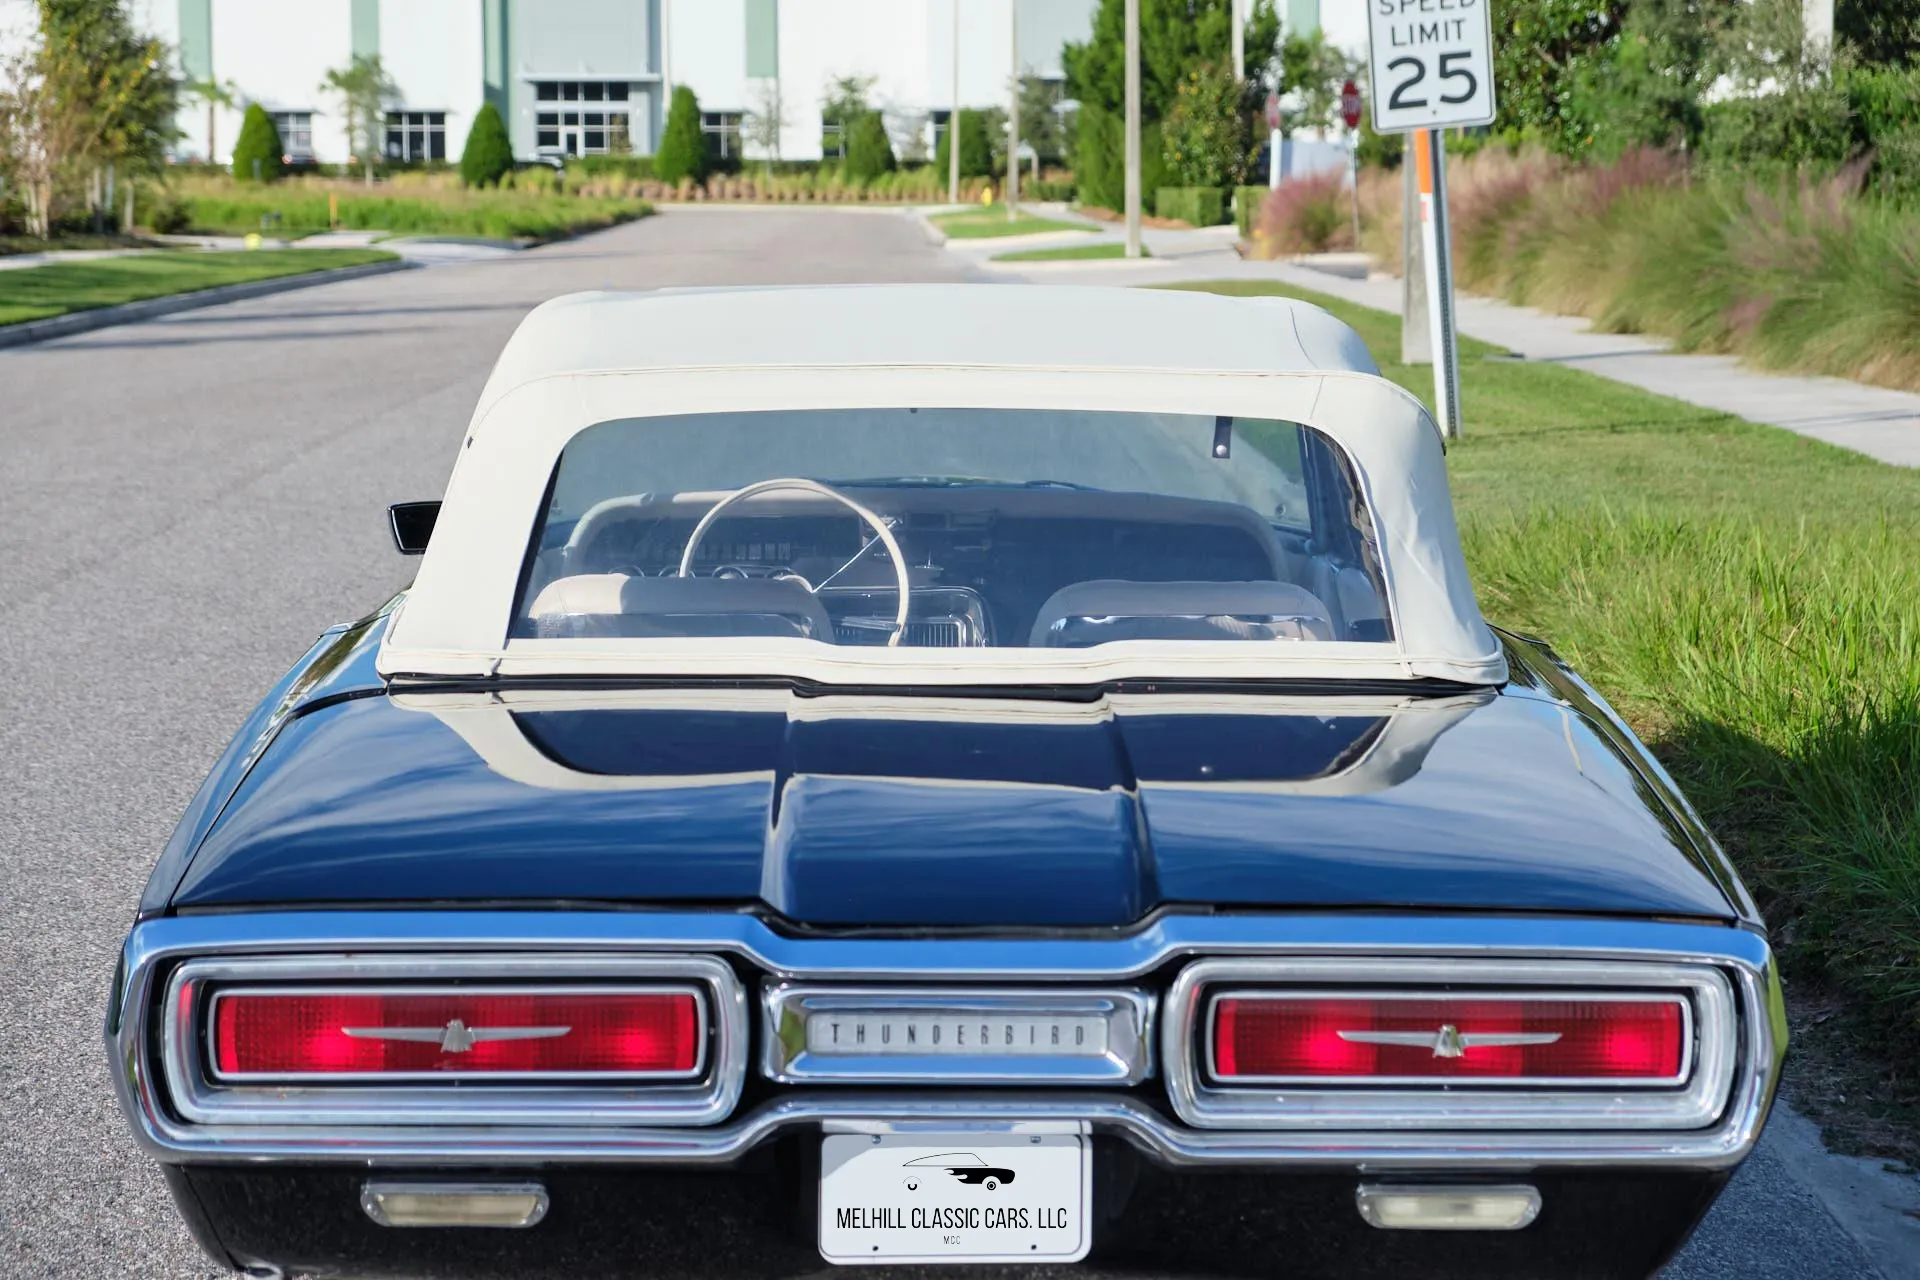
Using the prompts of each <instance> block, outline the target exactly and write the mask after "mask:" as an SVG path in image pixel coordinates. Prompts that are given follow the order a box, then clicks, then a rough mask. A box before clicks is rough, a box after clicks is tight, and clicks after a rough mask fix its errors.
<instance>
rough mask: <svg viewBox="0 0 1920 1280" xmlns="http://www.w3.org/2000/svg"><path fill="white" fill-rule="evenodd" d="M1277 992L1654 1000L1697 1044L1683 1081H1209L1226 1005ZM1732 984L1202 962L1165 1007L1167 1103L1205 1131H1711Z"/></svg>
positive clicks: (1489, 964) (1732, 1053) (1512, 969)
mask: <svg viewBox="0 0 1920 1280" xmlns="http://www.w3.org/2000/svg"><path fill="white" fill-rule="evenodd" d="M1265 992H1272V993H1274V994H1275V995H1276V996H1280V995H1285V996H1292V997H1296V998H1297V997H1298V996H1299V995H1301V994H1302V993H1310V994H1317V995H1324V996H1327V997H1334V996H1340V995H1363V996H1375V995H1378V996H1382V997H1392V996H1406V995H1417V996H1419V997H1421V998H1431V997H1434V996H1442V995H1446V994H1451V993H1453V992H1459V993H1460V994H1463V995H1471V996H1475V997H1479V996H1489V997H1495V998H1498V997H1501V996H1509V997H1510V996H1513V995H1515V994H1521V995H1524V996H1531V997H1534V998H1539V999H1564V998H1568V997H1573V998H1578V997H1580V996H1589V997H1595V996H1609V997H1611V996H1616V995H1633V994H1640V993H1645V994H1649V995H1652V996H1655V997H1656V998H1679V999H1681V1000H1683V1001H1684V1002H1685V1004H1686V1006H1687V1009H1688V1014H1689V1018H1690V1029H1691V1034H1692V1046H1691V1052H1690V1053H1689V1055H1688V1062H1687V1064H1686V1070H1685V1071H1684V1072H1683V1074H1682V1076H1681V1077H1680V1078H1678V1079H1675V1080H1671V1081H1653V1082H1646V1083H1639V1082H1631V1081H1620V1080H1600V1081H1560V1080H1546V1081H1540V1080H1525V1081H1510V1080H1493V1081H1484V1080H1470V1079H1465V1078H1455V1079H1435V1080H1431V1081H1421V1082H1419V1083H1407V1082H1404V1081H1400V1080H1396V1079H1381V1080H1376V1081H1373V1082H1366V1083H1363V1082H1360V1081H1355V1080H1344V1079H1338V1078H1336V1079H1333V1080H1326V1079H1313V1078H1297V1079H1288V1080H1259V1079H1246V1080H1240V1081H1235V1082H1233V1083H1228V1082H1227V1081H1224V1080H1218V1079H1215V1078H1213V1076H1212V1074H1211V1069H1210V1063H1211V1060H1212V1059H1211V1046H1210V1044H1209V1037H1210V1035H1211V1030H1212V1011H1213V1002H1214V1000H1215V999H1217V998H1220V997H1222V996H1239V997H1245V996H1247V995H1250V994H1262V993H1265ZM1740 1028H1741V1020H1740V1017H1739V1007H1738V1003H1737V1000H1736V995H1735V990H1734V986H1733V983H1732V982H1731V981H1730V980H1729V978H1728V976H1727V975H1726V974H1725V973H1724V972H1722V971H1721V969H1719V968H1718V967H1716V966H1713V965H1709V964H1686V963H1669V962H1645V963H1642V962H1633V961H1609V960H1549V959H1539V960H1512V959H1485V960H1483V959H1475V958H1440V957H1435V958H1370V957H1329V956H1289V957H1272V958H1251V957H1242V958H1231V959H1228V958H1221V959H1204V960H1198V961H1195V962H1193V963H1191V964H1188V965H1187V966H1186V967H1185V968H1183V969H1182V970H1181V971H1180V973H1179V975H1178V976H1177V977H1176V978H1175V979H1174V982H1173V985H1172V987H1171V989H1170V990H1169V991H1168V993H1167V998H1166V1000H1165V1001H1164V1003H1163V1005H1162V1021H1161V1037H1162V1040H1161V1059H1162V1062H1163V1064H1164V1070H1165V1072H1166V1077H1167V1093H1168V1099H1169V1101H1170V1102H1171V1103H1172V1106H1173V1109H1174V1111H1175V1113H1176V1114H1178V1115H1179V1116H1180V1118H1181V1119H1182V1120H1184V1121H1186V1122H1187V1123H1188V1124H1191V1125H1193V1126H1195V1127H1196V1128H1205V1129H1229V1128H1234V1129H1307V1130H1312V1129H1325V1130H1330V1131H1331V1130H1341V1131H1352V1130H1361V1131H1365V1130H1409V1129H1410V1130H1457V1129H1500V1130H1521V1129H1559V1130H1565V1129H1591V1130H1622V1129H1655V1130H1689V1129H1704V1128H1708V1127H1710V1126H1711V1125H1713V1124H1714V1123H1715V1122H1716V1121H1718V1120H1719V1119H1720V1117H1721V1116H1722V1114H1723V1113H1724V1112H1725V1110H1726V1107H1727V1105H1728V1102H1729V1101H1730V1099H1731V1098H1732V1096H1733V1092H1734V1084H1735V1078H1736V1075H1737V1071H1738V1066H1739V1062H1740V1056H1741V1055H1740V1049H1741V1044H1740V1041H1741V1029H1740Z"/></svg>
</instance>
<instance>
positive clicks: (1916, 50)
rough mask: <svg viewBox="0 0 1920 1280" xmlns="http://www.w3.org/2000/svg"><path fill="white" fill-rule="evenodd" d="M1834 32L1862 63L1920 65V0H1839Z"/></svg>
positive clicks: (1873, 65)
mask: <svg viewBox="0 0 1920 1280" xmlns="http://www.w3.org/2000/svg"><path fill="white" fill-rule="evenodd" d="M1833 34H1834V38H1835V39H1836V40H1838V41H1840V42H1841V43H1843V44H1845V45H1847V46H1849V47H1850V48H1851V49H1852V51H1853V54H1854V56H1855V57H1857V58H1858V59H1859V60H1860V62H1861V64H1862V65H1864V66H1869V67H1880V66H1889V67H1898V66H1905V67H1913V66H1920V0H1839V3H1838V4H1837V5H1836V6H1835V7H1834V13H1833Z"/></svg>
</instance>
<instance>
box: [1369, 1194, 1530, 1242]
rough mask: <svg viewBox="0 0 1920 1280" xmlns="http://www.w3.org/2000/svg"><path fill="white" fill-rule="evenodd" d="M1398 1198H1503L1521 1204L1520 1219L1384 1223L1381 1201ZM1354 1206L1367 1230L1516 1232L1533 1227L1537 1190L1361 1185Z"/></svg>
mask: <svg viewBox="0 0 1920 1280" xmlns="http://www.w3.org/2000/svg"><path fill="white" fill-rule="evenodd" d="M1401 1196H1415V1197H1419V1198H1421V1199H1435V1200H1439V1199H1449V1200H1451V1199H1459V1198H1463V1197H1466V1196H1505V1197H1506V1198H1508V1199H1510V1200H1520V1201H1521V1202H1522V1204H1521V1209H1520V1216H1519V1218H1518V1219H1517V1220H1516V1221H1514V1222H1509V1223H1501V1224H1499V1225H1497V1226H1468V1225H1465V1224H1462V1225H1460V1226H1430V1227H1425V1228H1420V1227H1414V1226H1411V1225H1407V1224H1402V1223H1398V1222H1388V1221H1386V1220H1385V1218H1384V1217H1383V1216H1382V1214H1381V1211H1380V1210H1381V1205H1380V1202H1381V1201H1382V1200H1387V1199H1392V1198H1395V1197H1401ZM1353 1203H1354V1207H1355V1208H1357V1209H1358V1210H1360V1216H1361V1217H1362V1218H1363V1219H1365V1220H1366V1224H1367V1225H1368V1226H1370V1227H1379V1228H1380V1229H1381V1230H1383V1231H1418V1230H1426V1231H1519V1230H1521V1229H1522V1228H1524V1227H1530V1226H1532V1225H1533V1220H1534V1219H1535V1218H1537V1217H1539V1216H1540V1191H1539V1189H1538V1188H1537V1187H1529V1186H1526V1185H1524V1184H1514V1185H1510V1186H1499V1187H1482V1186H1475V1185H1474V1184H1472V1183H1464V1184H1452V1185H1448V1184H1442V1185H1439V1186H1421V1185H1419V1184H1417V1183H1415V1184H1407V1183H1384V1182H1363V1183H1361V1184H1360V1185H1359V1186H1357V1187H1355V1188H1354V1189H1353Z"/></svg>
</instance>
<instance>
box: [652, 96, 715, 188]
mask: <svg viewBox="0 0 1920 1280" xmlns="http://www.w3.org/2000/svg"><path fill="white" fill-rule="evenodd" d="M653 176H654V177H656V178H658V179H660V181H662V182H667V183H677V182H679V181H680V180H681V179H682V178H692V179H693V180H694V181H695V182H700V181H703V180H705V178H706V176H707V139H706V135H704V134H703V133H701V132H700V99H698V98H696V97H695V96H694V94H693V90H692V89H690V88H688V87H687V86H686V85H684V84H682V85H675V86H674V90H673V99H672V102H671V104H670V105H669V106H668V107H667V124H666V128H664V129H663V130H661V132H660V149H659V150H658V151H656V152H655V153H654V156H653Z"/></svg>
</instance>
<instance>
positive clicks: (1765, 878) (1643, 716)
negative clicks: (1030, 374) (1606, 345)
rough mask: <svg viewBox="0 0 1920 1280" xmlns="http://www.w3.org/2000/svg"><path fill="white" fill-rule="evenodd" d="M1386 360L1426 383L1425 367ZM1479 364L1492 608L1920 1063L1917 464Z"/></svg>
mask: <svg viewBox="0 0 1920 1280" xmlns="http://www.w3.org/2000/svg"><path fill="white" fill-rule="evenodd" d="M1196 287H1201V288H1208V289H1212V290H1213V291H1215V292H1219V293H1231V294H1242V295H1245V294H1287V295H1290V296H1307V297H1308V300H1309V301H1312V302H1314V303H1317V304H1318V305H1320V306H1323V307H1325V308H1326V309H1327V310H1328V311H1331V312H1333V313H1334V314H1335V315H1337V316H1339V317H1340V318H1341V319H1342V320H1344V321H1346V322H1347V323H1348V324H1351V325H1353V326H1354V328H1355V329H1357V330H1358V331H1359V332H1360V335H1361V336H1362V337H1363V338H1364V339H1365V340H1366V342H1367V344H1368V346H1370V347H1371V348H1372V349H1373V350H1374V351H1375V352H1376V353H1380V354H1383V355H1393V354H1397V353H1398V351H1399V346H1400V342H1399V318H1398V317H1397V316H1393V315H1390V314H1387V313H1384V312H1379V311H1373V310H1369V309H1367V308H1363V307H1356V306H1352V305H1350V304H1347V303H1343V302H1341V301H1338V300H1336V299H1332V298H1327V297H1318V296H1308V295H1303V294H1301V293H1300V292H1299V291H1296V290H1292V289H1288V288H1285V287H1281V286H1274V285H1269V284H1267V283H1265V282H1240V281H1236V282H1231V283H1226V282H1221V283H1214V284H1207V285H1201V286H1196ZM1382 371H1383V372H1384V373H1385V374H1386V376H1388V377H1390V378H1392V379H1394V380H1395V381H1396V382H1399V383H1400V384H1401V385H1402V386H1405V387H1407V388H1408V389H1409V390H1411V391H1412V392H1413V393H1414V394H1416V395H1418V396H1420V398H1421V399H1422V400H1423V401H1425V400H1430V399H1431V396H1432V391H1433V378H1432V371H1431V369H1430V368H1429V367H1428V366H1425V365H1422V366H1418V367H1410V366H1407V365H1402V364H1398V363H1395V362H1392V361H1389V360H1383V361H1382ZM1461 383H1462V393H1461V403H1462V409H1463V422H1464V424H1465V433H1464V438H1463V439H1462V440H1460V441H1458V442H1456V443H1455V444H1454V445H1452V446H1451V448H1450V449H1449V452H1448V471H1449V475H1450V481H1451V486H1452V490H1453V496H1454V503H1455V506H1456V508H1457V509H1458V512H1459V516H1460V522H1461V529H1462V534H1463V537H1464V540H1465V544H1466V551H1467V559H1468V562H1469V565H1470V566H1471V569H1472V572H1473V579H1474V586H1475V589H1476V591H1477V593H1478V595H1479V599H1480V606H1481V609H1482V610H1483V611H1484V612H1485V613H1486V614H1487V616H1488V617H1489V619H1491V620H1492V621H1494V622H1496V623H1499V624H1501V625H1503V626H1506V627H1508V628H1511V629H1515V630H1520V631H1524V632H1530V633H1533V634H1537V635H1541V636H1545V637H1547V638H1548V639H1550V640H1551V641H1552V642H1553V644H1554V646H1555V647H1556V648H1557V649H1558V650H1559V651H1560V653H1562V654H1563V655H1564V656H1565V657H1566V658H1567V659H1568V660H1569V661H1570V662H1571V663H1572V664H1573V665H1574V666H1575V667H1576V668H1577V669H1578V670H1579V671H1580V672H1581V673H1582V674H1583V675H1585V676H1586V677H1587V678H1588V679H1589V680H1591V681H1593V683H1594V684H1595V685H1596V686H1598V688H1599V689H1600V690H1601V692H1602V693H1604V694H1605V695H1606V696H1607V698H1608V699H1609V700H1610V701H1612V702H1613V703H1614V705H1615V706H1616V707H1618V708H1619V709H1620V710H1621V712H1622V713H1623V714H1624V715H1625V716H1626V717H1627V719H1628V720H1629V721H1630V722H1631V723H1632V724H1633V726H1634V727H1635V729H1636V730H1638V731H1639V732H1640V733H1641V735H1642V736H1643V737H1644V738H1645V739H1646V740H1647V741H1648V743H1649V745H1651V746H1652V748H1653V750H1654V752H1655V753H1656V754H1657V755H1658V756H1659V757H1660V758H1661V760H1662V761H1663V762H1664V763H1665V764H1666V765H1667V767H1668V768H1669V769H1670V770H1671V771H1672V772H1673V773H1674V774H1675V776H1676V777H1677V778H1678V780H1679V781H1680V784H1681V786H1682V788H1683V789H1684V790H1685V791H1686V793H1687V795H1688V797H1689V798H1690V799H1691V800H1692V801H1693V802H1694V804H1695V805H1696V806H1697V807H1698V808H1699V809H1700V810H1701V812H1702V814H1703V816H1704V817H1705V818H1706V820H1707V822H1708V824H1709V825H1710V826H1711V827H1712V828H1713V830H1714V832H1715V833H1716V835H1718V837H1719V838H1720V840H1721V841H1722V842H1723V843H1724V844H1725V845H1726V846H1727V847H1728V849H1729V850H1730V852H1731V853H1732V855H1733V857H1734V859H1735V861H1736V862H1737V863H1738V865H1739V867H1740V870H1741V873H1742V875H1743V876H1744V877H1745V879H1746V881H1747V883H1748V884H1749V885H1750V886H1752V887H1753V889H1754V891H1755V893H1756V894H1757V895H1758V896H1759V897H1760V898H1761V900H1762V905H1763V906H1764V907H1765V909H1766V911H1767V913H1768V916H1769V920H1770V922H1771V923H1772V925H1773V927H1774V933H1775V939H1776V944H1780V943H1784V944H1785V946H1786V949H1787V951H1788V955H1789V961H1790V965H1789V968H1790V972H1791V973H1793V974H1794V976H1796V977H1800V978H1806V979H1809V980H1811V979H1814V978H1819V979H1821V980H1823V981H1828V982H1831V983H1833V984H1834V985H1837V986H1839V987H1840V988H1841V989H1842V990H1844V991H1845V992H1846V993H1848V995H1849V996H1850V997H1851V999H1852V1001H1853V1003H1854V1004H1855V1005H1856V1006H1858V1007H1860V1008H1862V1009H1863V1010H1864V1011H1866V1012H1867V1013H1868V1014H1870V1015H1871V1026H1872V1028H1873V1031H1872V1035H1873V1037H1874V1038H1873V1039H1867V1040H1864V1041H1863V1043H1862V1047H1864V1048H1866V1049H1869V1050H1871V1051H1873V1052H1877V1053H1880V1054H1884V1055H1886V1056H1887V1058H1889V1059H1890V1060H1892V1061H1895V1062H1898V1061H1901V1060H1903V1058H1904V1060H1905V1061H1907V1062H1911V1061H1913V1058H1912V1056H1911V1054H1912V1053H1913V1052H1914V1051H1915V1050H1920V470H1910V469H1906V468H1901V467H1893V466H1888V465H1886V464H1884V463H1880V462H1876V461H1874V460H1873V459H1870V458H1867V457H1864V456H1861V455H1859V454H1855V453H1851V452H1848V451H1847V450H1844V449H1840V448H1836V447H1833V446H1830V445H1826V444H1822V443H1820V442H1818V441H1815V440H1809V439H1806V438H1804V437H1801V436H1797V435H1794V434H1792V433H1791V432H1788V431H1784V430H1781V429H1779V428H1776V427H1770V426H1761V425H1758V424H1755V423H1751V422H1747V421H1744V420H1743V419H1740V418H1736V417H1732V416H1730V415H1727V414H1722V413H1716V412H1713V411H1711V410H1707V409H1700V408H1696V407H1694V406H1692V405H1688V404H1685V403H1683V402H1681V401H1678V400H1670V399H1667V398H1665V397H1662V396H1656V395H1652V394H1650V393H1648V392H1644V391H1640V390H1638V389H1636V388H1632V387H1628V386H1625V385H1622V384H1620V383H1616V382H1610V381H1607V380H1606V379H1603V378H1600V377H1597V376H1595V375H1592V374H1589V373H1585V372H1582V371H1580V370H1576V369H1570V368H1566V367H1564V366H1561V365H1558V364H1551V363H1537V364H1536V363H1527V362H1520V361H1515V360H1511V359H1504V358H1501V356H1500V353H1498V352H1497V351H1495V350H1493V349H1492V348H1489V347H1487V346H1486V345H1485V344H1481V343H1474V342H1465V343H1463V346H1462V351H1461ZM1801 1054H1802V1056H1803V1057H1804V1056H1805V1051H1804V1047H1803V1050H1802V1051H1801ZM1899 1074H1900V1076H1901V1078H1900V1079H1898V1080H1894V1081H1892V1082H1891V1083H1890V1084H1889V1083H1888V1082H1887V1081H1885V1080H1883V1081H1881V1082H1880V1083H1881V1085H1882V1087H1884V1088H1891V1089H1893V1090H1895V1091H1896V1093H1897V1094H1899V1098H1896V1099H1895V1105H1897V1106H1901V1107H1908V1108H1913V1110H1912V1111H1911V1112H1910V1113H1909V1115H1908V1119H1907V1121H1906V1123H1907V1124H1908V1125H1909V1126H1910V1128H1909V1133H1908V1143H1907V1145H1906V1146H1905V1148H1904V1150H1905V1152H1906V1154H1907V1155H1908V1158H1912V1153H1913V1152H1914V1151H1915V1150H1920V1145H1916V1144H1917V1143H1920V1137H1917V1136H1916V1135H1920V1092H1916V1083H1920V1082H1916V1081H1915V1080H1914V1078H1913V1073H1912V1072H1911V1071H1908V1072H1904V1073H1899ZM1837 1092H1840V1091H1836V1093H1837ZM1900 1098H1904V1101H1901V1100H1900ZM1841 1101H1842V1102H1844V1101H1845V1100H1844V1099H1841ZM1852 1105H1857V1100H1856V1104H1852Z"/></svg>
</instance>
